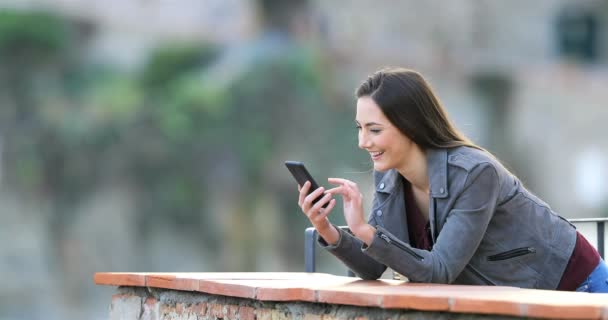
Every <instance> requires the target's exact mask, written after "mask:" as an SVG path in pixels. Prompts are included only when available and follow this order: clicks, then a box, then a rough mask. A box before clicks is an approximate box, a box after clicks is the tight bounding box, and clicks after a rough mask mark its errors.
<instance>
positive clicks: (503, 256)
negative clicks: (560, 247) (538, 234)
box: [488, 247, 536, 261]
mask: <svg viewBox="0 0 608 320" xmlns="http://www.w3.org/2000/svg"><path fill="white" fill-rule="evenodd" d="M535 252H536V249H535V248H533V247H523V248H517V249H513V250H509V251H505V252H501V253H498V254H494V255H491V256H488V261H501V260H507V259H512V258H515V257H520V256H525V255H527V254H531V253H535Z"/></svg>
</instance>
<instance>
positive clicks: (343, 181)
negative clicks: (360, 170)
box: [327, 178, 357, 187]
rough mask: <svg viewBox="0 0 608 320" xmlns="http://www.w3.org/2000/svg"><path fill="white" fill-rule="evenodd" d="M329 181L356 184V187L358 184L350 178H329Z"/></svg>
mask: <svg viewBox="0 0 608 320" xmlns="http://www.w3.org/2000/svg"><path fill="white" fill-rule="evenodd" d="M327 181H328V182H329V183H331V184H347V185H350V186H354V187H356V186H357V184H356V183H354V182H352V181H350V180H347V179H342V178H328V179H327Z"/></svg>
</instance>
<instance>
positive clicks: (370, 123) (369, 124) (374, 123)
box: [355, 120, 382, 127]
mask: <svg viewBox="0 0 608 320" xmlns="http://www.w3.org/2000/svg"><path fill="white" fill-rule="evenodd" d="M355 123H356V124H358V125H360V124H359V121H357V120H355ZM381 125H382V124H381V123H377V122H368V123H366V124H365V127H371V126H381Z"/></svg>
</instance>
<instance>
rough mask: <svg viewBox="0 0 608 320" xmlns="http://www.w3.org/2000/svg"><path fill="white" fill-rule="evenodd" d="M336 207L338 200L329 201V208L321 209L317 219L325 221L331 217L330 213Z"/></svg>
mask: <svg viewBox="0 0 608 320" xmlns="http://www.w3.org/2000/svg"><path fill="white" fill-rule="evenodd" d="M335 206H336V199H331V200H329V204H328V205H327V208H321V209H319V214H318V215H317V216H316V218H315V219H317V220H323V219H325V218H327V216H328V215H329V213H330V212H331V210H332V209H333V208H334V207H335Z"/></svg>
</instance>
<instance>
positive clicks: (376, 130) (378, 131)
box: [369, 129, 382, 133]
mask: <svg viewBox="0 0 608 320" xmlns="http://www.w3.org/2000/svg"><path fill="white" fill-rule="evenodd" d="M369 131H370V132H371V133H380V131H382V130H380V129H370V130H369Z"/></svg>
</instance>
